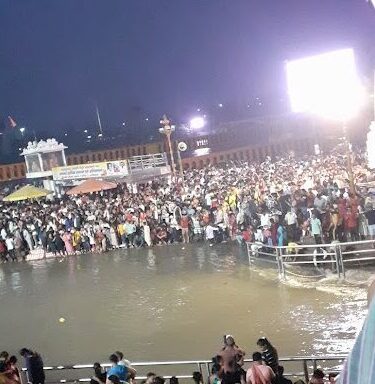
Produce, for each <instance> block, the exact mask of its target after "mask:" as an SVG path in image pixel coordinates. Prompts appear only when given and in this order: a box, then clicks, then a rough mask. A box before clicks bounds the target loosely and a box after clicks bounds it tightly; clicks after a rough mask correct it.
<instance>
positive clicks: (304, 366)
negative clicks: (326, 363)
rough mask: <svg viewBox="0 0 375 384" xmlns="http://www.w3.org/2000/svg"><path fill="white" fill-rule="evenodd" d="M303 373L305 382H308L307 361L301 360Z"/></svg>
mask: <svg viewBox="0 0 375 384" xmlns="http://www.w3.org/2000/svg"><path fill="white" fill-rule="evenodd" d="M303 373H304V375H305V382H306V383H308V382H309V379H310V378H309V369H308V367H307V360H303Z"/></svg>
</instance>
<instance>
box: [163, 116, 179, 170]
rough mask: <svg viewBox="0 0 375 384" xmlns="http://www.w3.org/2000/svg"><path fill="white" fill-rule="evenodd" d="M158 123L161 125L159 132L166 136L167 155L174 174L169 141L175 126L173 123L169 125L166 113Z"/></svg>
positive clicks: (174, 167)
mask: <svg viewBox="0 0 375 384" xmlns="http://www.w3.org/2000/svg"><path fill="white" fill-rule="evenodd" d="M160 124H161V125H162V127H161V128H159V132H160V133H162V134H163V135H165V136H166V137H167V141H168V149H169V156H170V158H171V168H172V174H173V175H175V173H176V165H175V162H174V157H173V149H172V142H171V134H172V132H173V131H174V130H175V127H174V125H171V123H170V121H169V119H168V117H167V115H164V116H163V118H162V119H161V120H160Z"/></svg>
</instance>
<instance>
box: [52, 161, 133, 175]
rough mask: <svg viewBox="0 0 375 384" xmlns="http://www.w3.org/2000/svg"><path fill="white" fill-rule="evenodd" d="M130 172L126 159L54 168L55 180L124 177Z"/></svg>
mask: <svg viewBox="0 0 375 384" xmlns="http://www.w3.org/2000/svg"><path fill="white" fill-rule="evenodd" d="M128 174H129V170H128V163H127V161H126V160H120V161H107V162H103V163H91V164H77V165H68V166H66V167H56V168H52V176H53V180H84V179H97V178H103V177H123V176H127V175H128Z"/></svg>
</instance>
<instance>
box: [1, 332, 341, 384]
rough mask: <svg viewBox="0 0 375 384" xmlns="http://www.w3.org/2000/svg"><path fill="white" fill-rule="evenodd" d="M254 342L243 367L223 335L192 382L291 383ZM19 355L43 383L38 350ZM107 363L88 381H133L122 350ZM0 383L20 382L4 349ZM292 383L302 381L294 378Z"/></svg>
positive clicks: (156, 383)
mask: <svg viewBox="0 0 375 384" xmlns="http://www.w3.org/2000/svg"><path fill="white" fill-rule="evenodd" d="M257 346H258V348H259V349H260V351H257V352H254V353H253V354H252V358H251V363H250V364H249V365H248V367H247V369H245V365H244V364H245V361H244V358H245V352H244V351H243V350H242V349H241V348H239V347H238V346H237V345H236V343H235V341H234V338H233V336H231V335H226V336H225V337H224V345H223V347H222V348H221V349H220V351H218V353H217V354H216V355H215V356H214V357H213V358H212V363H211V364H210V376H209V377H208V378H207V381H206V380H205V379H204V378H203V376H202V372H200V371H196V372H193V373H192V379H193V381H194V382H195V384H204V383H205V382H208V383H209V384H237V383H239V384H292V381H291V380H289V379H287V378H286V377H285V376H284V367H283V366H281V365H280V364H279V358H278V354H277V350H276V348H275V347H273V346H272V344H271V343H270V342H269V341H268V340H267V338H265V337H263V338H261V339H259V340H258V342H257ZM19 353H20V355H21V356H22V357H23V358H24V361H25V368H26V373H27V376H26V378H27V381H28V382H29V383H31V384H44V383H45V379H46V377H45V372H44V366H43V360H42V357H41V356H40V355H39V353H37V352H35V351H32V350H30V349H28V348H22V349H21V350H20V352H19ZM109 362H110V366H109V367H108V368H105V367H103V366H102V365H101V364H100V363H94V365H93V370H94V374H93V376H92V377H91V380H90V384H121V383H125V384H136V382H137V379H136V375H137V371H136V370H135V369H134V367H132V365H131V363H130V361H129V360H126V359H124V354H123V353H122V352H120V351H116V352H114V353H113V354H111V355H110V356H109ZM336 376H337V374H336V373H330V374H328V375H327V379H328V382H327V381H325V377H326V375H325V374H324V373H323V371H321V370H320V369H316V370H315V371H314V372H313V374H312V376H311V379H310V381H309V384H324V383H334V382H335V378H336ZM0 383H1V384H22V375H21V373H20V370H19V368H18V365H17V357H16V356H9V354H8V352H6V351H3V352H1V353H0ZM165 383H166V380H165V379H164V378H163V377H162V376H159V375H156V374H155V373H153V372H149V373H147V375H146V379H144V380H142V381H141V384H165ZM169 383H170V384H178V383H179V380H178V378H177V377H176V376H172V377H171V378H170V380H169ZM295 384H304V382H303V381H302V380H298V381H297V382H296V383H295Z"/></svg>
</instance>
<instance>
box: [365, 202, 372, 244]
mask: <svg viewBox="0 0 375 384" xmlns="http://www.w3.org/2000/svg"><path fill="white" fill-rule="evenodd" d="M366 208H367V209H366V211H365V213H364V214H365V216H366V219H367V223H368V234H369V236H370V240H375V204H372V207H371V205H370V204H368V205H367V206H366Z"/></svg>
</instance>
